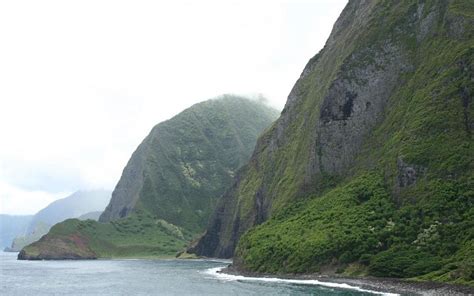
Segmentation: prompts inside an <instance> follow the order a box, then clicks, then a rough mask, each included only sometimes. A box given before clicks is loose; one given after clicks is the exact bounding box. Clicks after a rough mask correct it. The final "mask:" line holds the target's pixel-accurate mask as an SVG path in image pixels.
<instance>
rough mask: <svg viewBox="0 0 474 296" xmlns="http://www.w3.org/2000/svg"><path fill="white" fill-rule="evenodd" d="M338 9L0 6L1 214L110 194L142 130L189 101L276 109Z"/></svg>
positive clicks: (338, 3) (212, 4) (330, 2)
mask: <svg viewBox="0 0 474 296" xmlns="http://www.w3.org/2000/svg"><path fill="white" fill-rule="evenodd" d="M346 3H347V0H313V1H309V0H307V1H302V0H301V1H298V0H294V1H290V0H288V1H282V0H280V1H279V0H273V1H258V0H253V1H250V0H249V1H225V0H221V1H206V0H202V1H141V0H134V1H131V0H129V1H120V0H93V1H90V0H81V1H68V0H57V1H51V0H43V1H37V0H31V1H24V0H14V1H13V0H11V1H0V139H1V140H0V213H4V214H5V213H6V214H18V215H20V214H21V215H23V214H34V213H36V212H37V211H39V210H40V209H42V208H43V207H45V206H46V205H48V204H49V203H50V202H52V201H54V200H56V199H58V198H62V197H65V196H67V195H68V194H70V193H72V192H74V191H76V190H92V189H110V190H113V188H114V187H115V184H116V183H117V182H118V180H119V178H120V175H121V173H122V170H123V168H124V166H125V165H126V163H127V161H128V159H129V158H130V156H131V154H132V152H133V151H134V150H135V149H136V147H137V146H138V145H139V144H140V142H141V141H142V140H143V138H144V137H145V136H146V135H147V134H148V133H149V131H150V130H151V128H152V127H153V126H154V125H155V124H157V123H159V122H161V121H163V120H166V119H168V118H171V117H172V116H174V115H176V114H177V113H179V112H180V111H182V110H184V109H185V108H187V107H189V106H191V105H193V104H194V103H197V102H200V101H204V100H206V99H209V98H213V97H216V96H219V95H221V94H225V93H232V94H239V95H249V96H257V95H260V94H261V95H263V96H265V97H266V98H267V99H268V100H269V102H270V104H271V105H273V106H274V107H275V108H278V109H282V108H283V106H284V104H285V102H286V98H287V96H288V94H289V92H290V90H291V87H292V86H293V84H294V83H295V82H296V80H297V78H298V77H299V75H300V73H301V71H302V70H303V68H304V66H305V64H306V62H307V61H308V60H309V59H310V58H311V57H312V56H314V55H315V54H316V53H317V52H318V51H319V50H320V49H321V48H322V47H323V46H324V43H325V41H326V39H327V37H328V36H329V33H330V31H331V29H332V26H333V24H334V22H335V21H336V19H337V17H338V15H339V14H340V12H341V11H342V9H343V8H344V6H345V4H346Z"/></svg>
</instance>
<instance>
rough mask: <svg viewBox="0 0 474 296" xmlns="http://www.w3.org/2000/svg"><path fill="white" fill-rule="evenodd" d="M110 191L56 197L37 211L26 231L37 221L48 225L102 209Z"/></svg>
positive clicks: (33, 228)
mask: <svg viewBox="0 0 474 296" xmlns="http://www.w3.org/2000/svg"><path fill="white" fill-rule="evenodd" d="M110 196H111V192H110V191H107V190H93V191H77V192H74V193H73V194H71V195H70V196H68V197H65V198H62V199H58V200H56V201H54V202H52V203H51V204H49V205H48V206H47V207H46V208H44V209H42V210H41V211H39V212H38V213H37V214H36V215H35V216H34V217H33V219H32V221H31V223H30V225H29V227H28V233H32V232H33V231H34V230H35V228H36V225H37V224H38V223H39V222H43V223H46V224H48V225H50V226H53V225H54V224H56V223H58V222H61V221H64V220H66V219H69V218H77V217H79V216H81V215H83V214H86V213H89V212H94V211H103V210H104V208H105V207H106V206H107V204H108V203H109V201H110Z"/></svg>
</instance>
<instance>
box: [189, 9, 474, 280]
mask: <svg viewBox="0 0 474 296" xmlns="http://www.w3.org/2000/svg"><path fill="white" fill-rule="evenodd" d="M473 31H474V5H473V2H472V1H466V0H456V1H350V2H349V3H348V5H347V6H346V8H345V9H344V11H343V12H342V14H341V16H340V17H339V19H338V21H337V22H336V23H335V25H334V28H333V31H332V33H331V36H330V37H329V39H328V41H327V43H326V45H325V47H324V48H323V49H322V50H321V52H320V53H318V54H317V55H316V56H315V57H313V58H312V59H311V60H310V61H309V62H308V64H307V66H306V67H305V69H304V71H303V73H302V74H301V77H300V79H299V80H298V81H297V83H296V85H295V86H294V88H293V89H292V91H291V93H290V95H289V97H288V101H287V104H286V106H285V108H284V110H283V111H282V115H281V117H280V118H279V119H278V120H277V121H276V123H275V124H274V125H273V127H272V129H271V130H269V131H268V132H266V133H265V134H264V135H263V136H262V137H261V138H260V139H259V141H258V144H257V147H256V149H255V152H254V154H253V156H252V158H251V160H250V162H249V164H248V165H247V166H245V167H244V168H243V169H242V170H241V172H240V173H239V174H238V177H237V178H236V181H235V183H234V185H233V187H232V188H231V190H229V191H228V192H227V193H226V195H224V196H223V198H222V199H221V202H220V204H219V205H218V206H217V210H216V212H215V213H214V215H213V218H212V219H211V222H210V224H209V226H208V229H207V232H206V234H205V235H204V236H203V237H202V238H201V240H200V241H199V242H198V243H197V244H196V245H195V246H193V247H192V248H191V249H190V251H191V252H196V253H197V254H199V255H205V256H217V257H231V256H232V255H234V251H235V249H236V247H237V251H236V252H235V258H234V263H235V265H236V266H238V267H239V268H241V269H245V270H252V271H259V272H273V273H279V272H282V273H291V272H317V271H322V272H329V271H333V272H334V271H337V272H344V273H352V274H362V275H366V274H370V275H375V276H390V277H414V276H418V277H420V278H422V279H431V280H437V281H449V282H456V283H464V284H471V285H472V284H473V276H474V262H473V260H474V241H473V238H474V233H473V229H474V212H473V211H474V210H473V204H474V191H473V178H474V177H473V176H474V173H473V172H474V171H473V164H474V152H473V151H474V149H473V147H472V146H473V145H472V144H473V141H472V133H473V121H472V111H473V107H472V97H473V93H474V81H473V80H474V78H473V73H474V65H473V59H474V35H473ZM262 223H263V224H262ZM256 225H259V226H256ZM255 226H256V227H255ZM249 229H250V230H249ZM248 230H249V231H248ZM246 231H248V232H247V233H246V234H245V235H243V234H244V233H245V232H246ZM242 235H243V237H242ZM239 239H240V242H239V244H238V246H237V242H238V241H239Z"/></svg>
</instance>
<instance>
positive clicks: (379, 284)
mask: <svg viewBox="0 0 474 296" xmlns="http://www.w3.org/2000/svg"><path fill="white" fill-rule="evenodd" d="M220 272H221V273H226V274H231V275H241V276H247V277H272V278H275V277H278V278H282V279H297V280H318V281H321V282H331V283H339V284H343V283H344V284H349V285H353V286H358V287H360V288H362V289H366V290H371V291H377V292H385V293H395V294H400V295H430V296H438V295H439V296H441V295H448V296H455V295H474V287H469V286H463V285H453V284H446V283H436V282H415V281H409V280H405V279H397V278H375V277H364V278H358V277H348V276H339V275H324V274H278V275H275V274H266V273H258V272H249V271H243V270H240V269H239V268H236V267H235V266H233V265H232V264H230V265H229V266H228V267H226V268H224V269H222V270H221V271H220Z"/></svg>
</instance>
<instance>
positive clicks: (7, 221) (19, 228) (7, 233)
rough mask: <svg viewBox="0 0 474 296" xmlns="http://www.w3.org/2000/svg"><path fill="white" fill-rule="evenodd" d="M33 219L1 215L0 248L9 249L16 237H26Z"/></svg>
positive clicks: (27, 216) (26, 216) (28, 216)
mask: <svg viewBox="0 0 474 296" xmlns="http://www.w3.org/2000/svg"><path fill="white" fill-rule="evenodd" d="M31 218H33V216H32V215H24V216H20V215H6V214H0V248H2V249H3V248H7V249H9V247H10V246H11V244H12V242H13V239H14V238H15V237H17V236H19V235H24V234H25V232H26V229H27V228H28V224H29V223H30V221H31Z"/></svg>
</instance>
